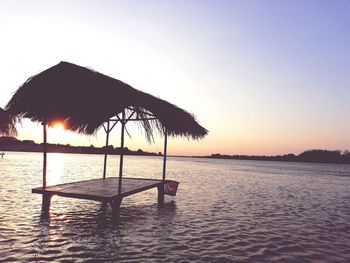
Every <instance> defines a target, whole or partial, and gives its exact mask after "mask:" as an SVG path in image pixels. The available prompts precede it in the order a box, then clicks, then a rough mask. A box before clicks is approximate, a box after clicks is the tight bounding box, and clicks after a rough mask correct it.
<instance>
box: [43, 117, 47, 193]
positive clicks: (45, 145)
mask: <svg viewBox="0 0 350 263" xmlns="http://www.w3.org/2000/svg"><path fill="white" fill-rule="evenodd" d="M43 129H44V130H43V131H44V141H43V188H46V162H47V160H46V158H47V138H46V137H47V136H46V121H43Z"/></svg>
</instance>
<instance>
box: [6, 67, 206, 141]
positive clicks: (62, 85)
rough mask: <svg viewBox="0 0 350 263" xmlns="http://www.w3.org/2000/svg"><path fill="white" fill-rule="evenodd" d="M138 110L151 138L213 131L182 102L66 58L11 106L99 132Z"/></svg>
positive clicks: (16, 111) (36, 78) (16, 96)
mask: <svg viewBox="0 0 350 263" xmlns="http://www.w3.org/2000/svg"><path fill="white" fill-rule="evenodd" d="M131 108H132V109H133V110H135V112H136V116H137V117H138V118H140V119H141V118H142V119H144V118H147V117H148V118H149V116H150V114H151V115H153V116H154V117H156V118H157V120H149V119H148V120H142V121H141V125H142V127H143V128H144V130H145V133H146V137H147V139H148V140H149V141H152V140H153V134H154V132H155V131H158V132H159V133H160V134H164V131H165V130H167V132H168V134H169V135H172V136H185V137H187V138H193V139H200V138H203V137H204V136H205V135H206V134H207V133H208V131H207V130H206V129H205V128H203V127H202V126H201V125H199V124H198V122H197V121H196V119H195V117H194V116H193V115H192V114H190V113H188V112H186V111H185V110H183V109H180V108H178V107H177V106H175V105H173V104H171V103H169V102H167V101H164V100H162V99H159V98H156V97H154V96H152V95H150V94H147V93H145V92H142V91H139V90H136V89H134V88H133V87H131V86H129V85H128V84H126V83H124V82H122V81H120V80H117V79H113V78H111V77H109V76H106V75H103V74H101V73H99V72H96V71H93V70H91V69H88V68H84V67H81V66H78V65H75V64H72V63H68V62H61V63H59V64H57V65H55V66H53V67H51V68H49V69H47V70H45V71H43V72H41V73H39V74H38V75H35V76H32V77H31V78H29V79H28V80H27V81H26V82H25V83H24V84H23V85H22V86H21V87H20V88H19V89H18V90H17V91H16V92H15V94H14V95H13V97H12V98H11V100H10V101H9V103H8V104H7V105H6V109H7V110H8V111H9V112H10V113H11V114H13V115H15V116H18V117H19V118H23V117H24V118H29V119H31V120H32V121H37V122H46V123H48V124H50V123H52V122H54V121H57V120H61V121H64V122H65V123H66V125H67V126H68V127H67V128H68V129H70V130H72V131H75V132H78V133H82V134H94V133H96V132H97V130H98V129H99V128H100V127H101V126H102V124H103V123H104V122H105V121H108V120H109V119H110V118H111V117H114V116H117V115H118V114H119V113H121V112H122V111H123V110H124V109H131Z"/></svg>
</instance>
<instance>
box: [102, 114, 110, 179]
mask: <svg viewBox="0 0 350 263" xmlns="http://www.w3.org/2000/svg"><path fill="white" fill-rule="evenodd" d="M108 140H109V120H108V122H107V130H106V148H105V159H104V163H103V179H106V167H107V147H108Z"/></svg>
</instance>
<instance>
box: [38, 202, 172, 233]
mask: <svg viewBox="0 0 350 263" xmlns="http://www.w3.org/2000/svg"><path fill="white" fill-rule="evenodd" d="M176 211H177V206H176V202H175V201H174V200H172V201H169V202H166V203H164V207H162V208H159V207H158V206H157V204H152V205H128V206H122V207H121V210H120V215H119V216H117V217H115V216H113V212H112V210H111V208H110V206H109V204H108V203H101V204H100V205H98V209H96V210H95V212H94V211H91V210H89V211H86V210H81V211H80V212H77V211H71V212H68V214H67V216H64V215H62V214H60V213H57V211H52V210H51V208H50V207H49V208H48V207H46V206H45V205H42V207H41V213H40V220H39V225H40V226H45V227H46V226H47V225H48V224H50V223H51V222H55V223H58V222H60V221H61V222H64V223H68V224H69V223H73V225H75V224H81V225H89V224H94V225H96V226H97V227H98V228H108V227H118V226H120V225H123V224H126V223H127V224H130V223H135V224H137V223H138V222H139V221H142V220H143V219H145V218H149V217H154V216H156V217H157V218H158V219H160V220H161V219H162V217H164V218H165V219H166V220H167V221H168V220H169V219H171V218H173V217H174V216H175V215H176ZM67 219H68V220H67Z"/></svg>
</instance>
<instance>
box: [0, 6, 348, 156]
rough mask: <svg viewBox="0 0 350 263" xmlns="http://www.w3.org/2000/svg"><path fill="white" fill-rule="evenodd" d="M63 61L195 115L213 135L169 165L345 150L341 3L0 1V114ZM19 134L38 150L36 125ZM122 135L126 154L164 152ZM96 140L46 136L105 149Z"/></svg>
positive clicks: (139, 137) (177, 146) (182, 143)
mask: <svg viewBox="0 0 350 263" xmlns="http://www.w3.org/2000/svg"><path fill="white" fill-rule="evenodd" d="M62 60H64V61H69V62H72V63H75V64H78V65H81V66H89V67H91V68H93V69H95V70H97V71H100V72H102V73H104V74H107V75H109V76H112V77H114V78H117V79H120V80H122V81H124V82H126V83H128V84H130V85H132V86H133V87H134V88H136V89H139V90H142V91H145V92H148V93H150V94H153V95H155V96H158V97H160V98H162V99H165V100H168V101H169V102H171V103H174V104H176V105H178V106H179V107H181V108H184V109H186V110H187V111H189V112H191V113H194V114H195V115H196V117H197V119H198V121H199V122H200V123H201V124H202V125H203V126H204V127H206V128H207V129H208V130H209V135H208V136H207V137H206V138H205V139H204V140H201V141H188V140H187V139H171V140H170V141H169V152H170V153H171V154H211V153H218V152H220V153H225V154H283V153H289V152H291V153H300V152H301V151H303V150H306V149H314V148H323V149H340V150H344V149H350V137H349V135H350V121H349V120H350V117H349V115H350V1H349V0H329V1H322V0H314V1H313V0H306V1H305V0H299V1H298V0H293V1H292V0H290V1H287V0H286V1H279V0H275V1H268V0H266V1H265V0H256V1H250V0H247V1H245V0H241V1H234V0H231V1H220V0H218V1H202V0H201V1H200V0H197V1H191V0H184V1H160V0H159V1H150V0H148V1H68V0H67V1H64V0H60V1H16V0H8V1H4V0H0V72H1V75H0V95H1V96H0V107H4V106H5V105H6V103H7V102H8V101H9V99H10V98H11V95H12V93H13V92H14V91H15V90H16V89H17V88H18V87H19V86H20V85H21V84H22V83H23V82H24V81H25V80H26V79H27V78H28V77H30V76H31V75H34V74H37V73H39V72H41V71H42V70H45V69H46V68H48V67H51V66H53V65H55V64H57V63H58V62H60V61H62ZM18 128H19V139H32V140H35V141H36V142H41V141H42V129H41V127H40V125H39V124H33V123H31V122H29V121H25V122H23V123H22V126H19V127H18ZM128 130H129V132H130V133H131V136H132V139H130V138H128V139H127V142H126V146H128V147H129V148H130V149H138V148H142V149H145V150H150V151H162V139H158V140H157V143H156V144H154V145H149V144H147V142H146V140H145V139H144V136H143V134H142V132H140V131H139V130H138V129H137V128H133V127H128ZM103 133H104V132H99V133H98V134H97V135H96V136H91V137H85V136H77V135H74V134H72V133H70V132H62V131H59V130H55V129H50V130H49V131H48V136H49V142H55V143H56V142H61V143H70V144H72V145H90V144H94V145H96V146H102V145H103V144H104V140H105V138H104V134H103ZM119 133H120V127H118V128H117V129H116V130H115V131H114V133H113V136H112V142H113V144H114V146H118V145H119V137H118V135H119Z"/></svg>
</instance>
